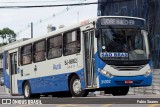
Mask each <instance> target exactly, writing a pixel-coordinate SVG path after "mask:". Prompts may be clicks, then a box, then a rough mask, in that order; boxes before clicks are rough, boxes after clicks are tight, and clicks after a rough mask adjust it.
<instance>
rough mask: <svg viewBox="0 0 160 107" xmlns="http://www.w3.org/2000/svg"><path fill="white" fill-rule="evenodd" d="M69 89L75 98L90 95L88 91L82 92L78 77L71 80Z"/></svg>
mask: <svg viewBox="0 0 160 107" xmlns="http://www.w3.org/2000/svg"><path fill="white" fill-rule="evenodd" d="M69 88H70V92H71V94H72V96H73V97H86V96H87V95H88V91H86V90H82V87H81V81H80V79H79V77H78V76H76V75H75V76H73V77H72V79H71V80H70V86H69Z"/></svg>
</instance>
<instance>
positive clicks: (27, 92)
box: [23, 82, 40, 99]
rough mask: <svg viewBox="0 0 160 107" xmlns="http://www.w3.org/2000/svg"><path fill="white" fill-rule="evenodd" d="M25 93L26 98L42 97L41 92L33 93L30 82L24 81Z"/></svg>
mask: <svg viewBox="0 0 160 107" xmlns="http://www.w3.org/2000/svg"><path fill="white" fill-rule="evenodd" d="M23 95H24V98H25V99H30V98H40V94H32V93H31V87H30V84H29V82H25V83H24V87H23Z"/></svg>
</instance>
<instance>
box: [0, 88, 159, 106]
mask: <svg viewBox="0 0 160 107" xmlns="http://www.w3.org/2000/svg"><path fill="white" fill-rule="evenodd" d="M0 98H15V99H16V98H23V96H10V95H8V94H5V93H4V88H3V87H1V86H0ZM144 98H146V99H145V100H147V99H153V98H160V95H127V96H116V97H115V96H111V95H107V96H102V95H101V96H100V95H99V96H94V97H92V96H90V97H87V98H79V99H78V100H74V101H75V103H77V102H81V103H82V104H60V103H61V101H62V102H63V101H67V100H69V99H71V100H72V99H73V98H51V97H49V99H48V98H46V97H42V99H47V101H49V100H53V101H57V102H58V104H42V105H34V104H29V105H28V104H27V105H16V104H12V105H8V104H7V105H4V104H3V105H0V107H43V106H45V107H77V106H78V107H160V104H155V103H154V104H136V103H135V104H109V103H108V104H97V103H96V104H84V103H86V102H87V101H88V100H92V101H93V102H94V103H95V102H98V103H100V101H102V100H104V101H105V100H106V99H107V101H111V102H115V101H116V102H117V103H121V102H123V100H125V101H126V102H129V101H132V100H135V101H137V99H138V100H139V102H140V100H143V99H144ZM154 100H157V99H154ZM158 101H159V103H160V99H158ZM68 102H69V101H68Z"/></svg>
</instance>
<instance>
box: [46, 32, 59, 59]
mask: <svg viewBox="0 0 160 107" xmlns="http://www.w3.org/2000/svg"><path fill="white" fill-rule="evenodd" d="M47 44H48V49H47V57H48V59H53V58H57V57H60V56H62V35H59V36H55V37H52V38H49V39H48V41H47Z"/></svg>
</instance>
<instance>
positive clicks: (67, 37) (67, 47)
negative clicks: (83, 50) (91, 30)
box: [63, 30, 80, 55]
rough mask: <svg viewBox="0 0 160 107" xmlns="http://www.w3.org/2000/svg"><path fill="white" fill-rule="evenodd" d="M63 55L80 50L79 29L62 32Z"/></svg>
mask: <svg viewBox="0 0 160 107" xmlns="http://www.w3.org/2000/svg"><path fill="white" fill-rule="evenodd" d="M63 52H64V55H71V54H75V53H78V52H80V31H79V30H76V31H71V32H68V33H66V34H64V48H63Z"/></svg>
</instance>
